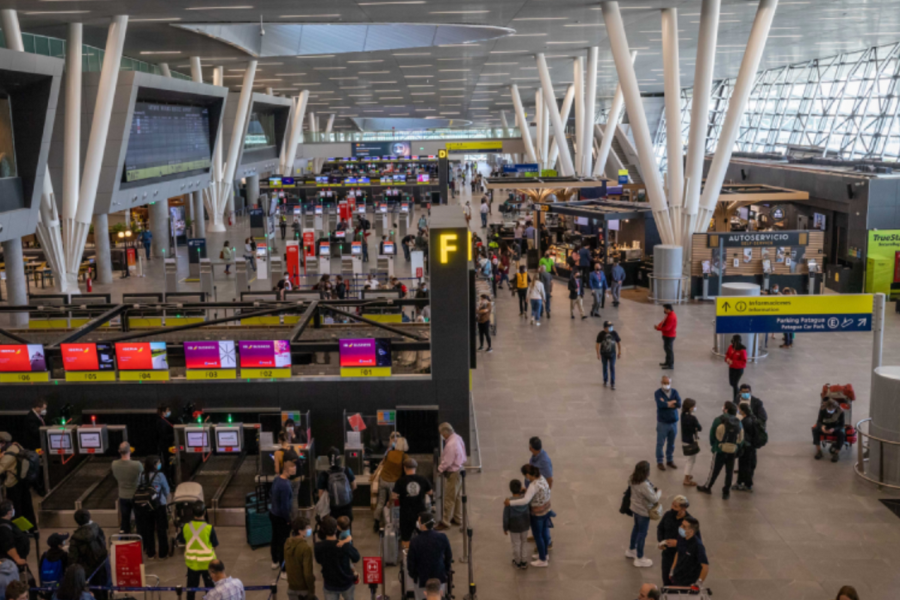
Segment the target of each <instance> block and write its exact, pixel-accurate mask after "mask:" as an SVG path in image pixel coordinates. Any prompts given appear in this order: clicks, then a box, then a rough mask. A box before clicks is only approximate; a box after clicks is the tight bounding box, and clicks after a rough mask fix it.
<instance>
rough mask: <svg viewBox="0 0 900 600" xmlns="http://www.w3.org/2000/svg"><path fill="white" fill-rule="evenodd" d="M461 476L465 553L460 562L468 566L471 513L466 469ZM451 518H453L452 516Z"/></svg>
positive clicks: (460, 473) (463, 469)
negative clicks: (467, 493)
mask: <svg viewBox="0 0 900 600" xmlns="http://www.w3.org/2000/svg"><path fill="white" fill-rule="evenodd" d="M459 476H460V477H461V478H462V498H461V499H462V525H461V526H460V528H459V530H460V531H462V534H463V553H462V557H461V558H460V559H459V562H461V563H463V564H466V563H467V562H469V538H468V536H467V535H466V530H467V529H468V528H469V514H468V513H469V511H468V508H469V507H468V503H469V499H468V496H466V468H465V467H463V468H461V469H460V470H459ZM450 518H453V516H452V515H450Z"/></svg>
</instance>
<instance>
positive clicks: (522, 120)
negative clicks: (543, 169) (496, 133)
mask: <svg viewBox="0 0 900 600" xmlns="http://www.w3.org/2000/svg"><path fill="white" fill-rule="evenodd" d="M509 95H510V96H512V101H513V108H515V109H516V121H518V125H519V131H520V132H521V133H522V143H524V144H525V154H526V156H527V157H528V160H529V161H530V162H533V163H536V162H538V160H537V155H536V154H535V153H534V145H533V144H532V143H531V130H530V129H529V128H528V119H527V118H526V117H525V109H524V107H523V106H522V98H521V97H520V96H519V86H517V85H515V84H513V85H511V86H510V88H509Z"/></svg>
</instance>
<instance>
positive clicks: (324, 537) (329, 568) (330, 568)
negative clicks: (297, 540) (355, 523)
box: [314, 516, 360, 600]
mask: <svg viewBox="0 0 900 600" xmlns="http://www.w3.org/2000/svg"><path fill="white" fill-rule="evenodd" d="M337 529H338V526H337V520H336V519H335V518H334V517H331V516H328V517H325V518H324V519H322V523H321V524H320V525H319V539H320V540H321V541H319V542H316V548H315V551H314V553H315V557H316V562H317V563H319V564H320V565H322V581H323V585H324V587H325V596H326V597H328V596H329V593H328V592H331V597H333V598H338V597H341V598H344V600H352V598H353V591H354V589H355V587H356V575H355V573H354V572H353V567H351V566H350V562H351V561H352V562H355V563H357V562H359V560H360V556H359V551H358V550H357V549H356V548H355V547H354V545H353V544H349V543H346V544H342V545H338V539H337Z"/></svg>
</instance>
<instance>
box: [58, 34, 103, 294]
mask: <svg viewBox="0 0 900 600" xmlns="http://www.w3.org/2000/svg"><path fill="white" fill-rule="evenodd" d="M81 54H82V27H81V23H70V24H69V39H68V43H67V51H66V113H65V138H63V189H62V194H63V197H62V200H63V202H62V222H63V223H65V224H66V230H65V240H64V244H63V252H66V253H68V250H69V247H70V245H72V244H77V243H78V242H77V239H76V238H74V237H73V236H74V233H75V232H74V230H72V228H71V227H70V224H71V223H74V222H75V216H76V213H77V212H78V205H79V203H80V199H79V195H80V192H81V190H80V188H81V118H82V117H81V69H82V58H81ZM47 179H48V180H49V179H50V178H49V177H48V178H47ZM95 237H96V236H95ZM78 259H79V261H78V262H79V263H80V262H81V247H79V248H78ZM107 259H109V257H108V256H107ZM63 264H64V268H63V272H64V275H63V276H62V277H59V281H58V282H57V287H58V288H59V290H60V291H61V292H62V293H66V292H69V293H72V292H76V291H77V290H78V268H75V269H74V271H73V269H72V262H71V261H69V259H68V258H63ZM98 269H99V267H98ZM110 270H112V264H110Z"/></svg>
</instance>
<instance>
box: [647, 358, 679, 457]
mask: <svg viewBox="0 0 900 600" xmlns="http://www.w3.org/2000/svg"><path fill="white" fill-rule="evenodd" d="M660 383H661V386H660V388H659V389H658V390H656V393H654V394H653V399H654V400H655V401H656V466H657V468H658V469H659V470H660V471H665V470H666V465H665V464H663V444H665V445H666V464H668V465H669V467H670V468H672V469H677V468H678V467H677V466H676V465H675V436H676V435H677V434H678V409H679V408H681V396H679V395H678V390H676V389H673V388H672V380H671V379H670V378H669V377H666V376H665V375H663V377H662V380H661V381H660Z"/></svg>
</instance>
